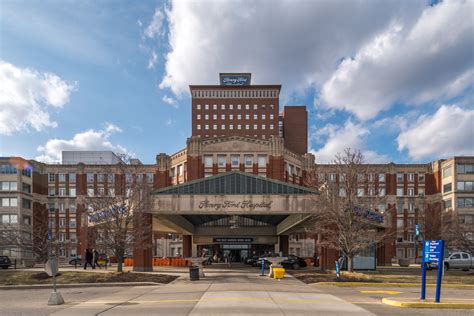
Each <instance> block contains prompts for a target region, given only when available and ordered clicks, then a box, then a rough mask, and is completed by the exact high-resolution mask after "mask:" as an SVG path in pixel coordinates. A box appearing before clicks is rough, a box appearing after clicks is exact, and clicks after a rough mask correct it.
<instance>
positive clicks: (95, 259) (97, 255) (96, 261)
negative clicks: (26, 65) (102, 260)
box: [92, 249, 102, 269]
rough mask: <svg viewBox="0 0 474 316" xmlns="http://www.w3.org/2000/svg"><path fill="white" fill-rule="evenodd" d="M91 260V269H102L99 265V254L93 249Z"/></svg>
mask: <svg viewBox="0 0 474 316" xmlns="http://www.w3.org/2000/svg"><path fill="white" fill-rule="evenodd" d="M92 251H93V253H92V254H93V258H94V264H93V267H94V268H95V267H96V266H97V267H99V269H102V267H101V266H100V264H99V252H98V251H97V249H93V250H92Z"/></svg>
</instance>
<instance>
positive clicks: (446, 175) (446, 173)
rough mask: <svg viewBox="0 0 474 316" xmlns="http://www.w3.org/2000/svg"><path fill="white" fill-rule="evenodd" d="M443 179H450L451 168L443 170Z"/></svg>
mask: <svg viewBox="0 0 474 316" xmlns="http://www.w3.org/2000/svg"><path fill="white" fill-rule="evenodd" d="M442 172H443V178H446V177H450V176H451V174H452V172H451V166H449V167H447V168H443V171H442Z"/></svg>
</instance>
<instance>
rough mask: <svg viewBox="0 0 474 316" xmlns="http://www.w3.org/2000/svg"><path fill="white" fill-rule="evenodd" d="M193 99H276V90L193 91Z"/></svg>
mask: <svg viewBox="0 0 474 316" xmlns="http://www.w3.org/2000/svg"><path fill="white" fill-rule="evenodd" d="M192 95H193V98H212V97H214V98H276V97H278V90H253V89H252V90H193V92H192Z"/></svg>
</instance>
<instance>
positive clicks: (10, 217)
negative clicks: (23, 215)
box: [2, 214, 18, 224]
mask: <svg viewBox="0 0 474 316" xmlns="http://www.w3.org/2000/svg"><path fill="white" fill-rule="evenodd" d="M2 223H3V224H17V223H18V215H16V214H2Z"/></svg>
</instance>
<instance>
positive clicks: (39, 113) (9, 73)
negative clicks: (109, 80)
mask: <svg viewBox="0 0 474 316" xmlns="http://www.w3.org/2000/svg"><path fill="white" fill-rule="evenodd" d="M0 83H1V84H0V134H3V135H11V134H12V133H14V132H19V131H23V130H28V129H29V128H33V129H35V130H37V131H41V130H43V129H44V128H46V127H56V126H57V123H56V122H55V121H53V120H52V119H51V118H50V113H49V111H50V110H52V108H56V109H59V108H62V107H63V106H64V105H65V104H66V103H68V102H69V96H70V94H71V92H72V91H74V90H75V86H76V85H75V84H70V83H67V82H65V81H64V80H62V79H61V78H59V77H58V76H57V75H55V74H52V73H39V72H37V71H35V70H32V69H29V68H19V67H16V66H15V65H12V64H10V63H7V62H4V61H1V60H0Z"/></svg>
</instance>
